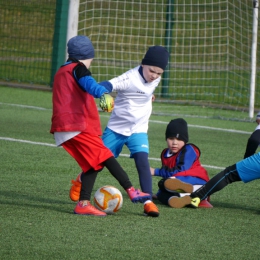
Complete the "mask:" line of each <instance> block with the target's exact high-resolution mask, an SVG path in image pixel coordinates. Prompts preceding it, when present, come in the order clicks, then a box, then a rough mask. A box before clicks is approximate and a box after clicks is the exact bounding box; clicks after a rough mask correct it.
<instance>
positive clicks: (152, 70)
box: [142, 65, 163, 82]
mask: <svg viewBox="0 0 260 260" xmlns="http://www.w3.org/2000/svg"><path fill="white" fill-rule="evenodd" d="M142 67H143V75H144V78H145V80H146V81H147V82H152V81H154V80H156V79H158V78H159V77H160V76H161V75H162V73H163V69H161V68H159V67H155V66H149V65H142Z"/></svg>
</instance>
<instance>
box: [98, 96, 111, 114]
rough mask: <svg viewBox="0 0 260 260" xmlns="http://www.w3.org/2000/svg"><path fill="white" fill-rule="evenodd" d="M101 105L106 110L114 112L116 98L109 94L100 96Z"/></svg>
mask: <svg viewBox="0 0 260 260" xmlns="http://www.w3.org/2000/svg"><path fill="white" fill-rule="evenodd" d="M99 106H100V108H101V109H102V110H103V111H104V112H112V110H113V109H114V98H113V97H112V96H110V95H109V94H103V95H102V96H101V97H100V101H99Z"/></svg>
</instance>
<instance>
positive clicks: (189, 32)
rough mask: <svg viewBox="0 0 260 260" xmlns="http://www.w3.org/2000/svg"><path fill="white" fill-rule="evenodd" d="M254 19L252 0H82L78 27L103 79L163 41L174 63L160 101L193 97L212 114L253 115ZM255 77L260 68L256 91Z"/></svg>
mask: <svg viewBox="0 0 260 260" xmlns="http://www.w3.org/2000/svg"><path fill="white" fill-rule="evenodd" d="M252 26H253V2H252V0H214V1H212V0H175V1H173V0H172V1H169V0H168V1H158V0H147V1H139V0H138V1H137V0H132V1H129V0H114V1H113V0H109V1H104V0H101V1H97V0H94V1H90V0H88V1H80V7H79V24H78V34H84V35H87V36H89V37H90V38H91V40H92V42H93V45H94V47H95V51H96V57H95V60H94V62H93V63H92V65H91V71H92V73H93V75H94V77H95V78H96V79H97V80H98V81H102V80H108V79H111V78H112V77H115V76H118V75H120V74H121V73H123V72H125V71H127V70H129V69H130V68H133V67H135V66H137V65H139V64H140V62H141V60H142V58H143V56H144V54H145V52H146V51H147V49H148V47H149V46H152V45H163V46H165V47H166V48H167V49H168V50H169V52H170V63H169V65H168V67H167V69H166V71H165V72H164V74H163V79H162V81H161V83H160V86H159V87H158V88H157V90H156V93H155V94H156V97H157V99H156V101H157V102H161V105H162V104H164V103H166V104H167V105H168V106H169V105H170V104H171V107H172V108H171V109H172V111H173V112H174V111H175V106H173V105H172V104H179V105H181V104H190V105H196V106H197V105H200V107H201V106H202V105H203V106H204V107H206V108H207V109H205V111H208V112H207V113H208V114H207V115H211V116H220V117H221V116H223V115H222V113H224V111H225V110H229V111H230V110H232V111H236V112H240V113H237V116H238V115H242V114H243V113H241V111H242V112H245V114H243V116H244V117H248V107H249V96H250V81H251V80H250V77H251V46H252V30H253V27H252ZM257 45H259V44H257ZM257 47H259V46H257ZM259 50H260V48H257V52H258V53H257V55H256V57H259ZM258 59H259V58H258ZM256 63H257V64H258V62H256ZM257 71H259V70H257ZM257 74H258V73H256V75H257ZM257 83H259V75H257V77H256V89H255V96H256V97H257V96H259V94H260V93H259V87H258V86H257V85H258V84H257ZM162 107H163V105H162ZM216 107H217V108H220V110H219V109H218V112H214V111H215V110H216V109H213V108H216ZM257 107H258V108H260V100H257V99H256V100H255V108H256V109H257ZM166 111H168V112H169V108H166V109H165V112H166ZM219 111H220V112H219ZM160 112H164V111H163V108H162V111H160ZM216 113H218V114H217V115H216ZM231 116H232V115H231ZM232 117H233V116H232Z"/></svg>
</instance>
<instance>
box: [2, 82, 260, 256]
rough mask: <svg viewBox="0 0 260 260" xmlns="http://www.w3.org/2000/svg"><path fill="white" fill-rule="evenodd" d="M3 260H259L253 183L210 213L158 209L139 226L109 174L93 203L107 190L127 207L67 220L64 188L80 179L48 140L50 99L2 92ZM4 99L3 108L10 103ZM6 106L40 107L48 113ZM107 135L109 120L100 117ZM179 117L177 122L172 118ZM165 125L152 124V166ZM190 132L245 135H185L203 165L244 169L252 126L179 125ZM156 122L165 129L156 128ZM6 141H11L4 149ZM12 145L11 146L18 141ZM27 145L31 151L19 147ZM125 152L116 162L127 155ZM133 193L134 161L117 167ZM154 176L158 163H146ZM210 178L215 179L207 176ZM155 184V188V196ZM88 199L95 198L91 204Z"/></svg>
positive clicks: (218, 198) (235, 187) (217, 199)
mask: <svg viewBox="0 0 260 260" xmlns="http://www.w3.org/2000/svg"><path fill="white" fill-rule="evenodd" d="M0 93H1V94H0V138H1V139H0V155H1V156H0V172H1V182H0V201H1V203H0V239H1V247H0V259H258V258H259V255H260V249H259V247H258V237H259V228H258V226H259V213H260V210H259V205H260V196H259V188H260V182H259V181H258V180H256V181H254V182H251V183H248V184H243V183H234V184H232V185H229V186H228V187H226V188H225V189H224V190H222V191H220V192H218V193H216V194H214V195H212V196H211V203H212V204H213V206H214V208H212V209H191V208H183V209H172V208H169V207H167V206H164V205H161V204H160V203H158V202H156V201H155V202H156V203H157V204H158V208H159V210H160V216H159V217H158V218H149V217H144V216H143V214H142V213H143V205H142V204H133V203H131V202H130V200H129V199H128V197H127V195H126V193H125V191H123V190H122V188H121V187H120V186H119V184H118V183H117V182H116V180H115V179H114V178H113V177H112V176H111V175H110V174H109V173H108V171H107V170H104V171H102V172H101V173H99V175H98V177H97V180H96V183H95V186H94V190H93V193H94V192H95V190H96V189H98V188H99V187H101V186H103V185H106V184H110V185H114V186H116V187H117V188H119V189H120V190H121V192H122V194H123V198H124V204H123V207H122V209H121V210H120V211H119V212H118V213H117V214H115V215H112V216H107V217H92V216H78V215H74V214H73V209H74V207H75V203H74V202H71V201H70V199H69V189H70V180H71V179H73V178H75V177H76V176H77V174H78V173H79V171H80V169H79V167H78V165H77V164H76V162H74V160H73V159H72V158H71V157H70V156H69V155H68V154H67V153H66V152H65V151H64V150H63V149H62V148H57V147H55V146H54V140H53V136H52V135H51V134H49V127H50V117H51V104H50V101H51V93H47V92H39V91H32V90H20V89H9V88H4V87H1V88H0ZM8 97H10V100H8ZM11 104H20V105H28V106H29V105H30V106H37V107H43V108H45V110H39V109H36V108H25V107H18V106H13V105H11ZM100 115H101V121H102V126H103V127H104V126H105V124H106V122H107V119H108V114H104V113H100ZM178 116H179V115H177V116H176V117H178ZM170 119H172V116H152V117H151V120H154V121H155V120H156V121H159V122H157V123H155V122H151V123H150V127H149V141H150V155H149V157H150V158H155V159H159V156H160V152H161V150H162V149H163V148H164V147H165V139H164V132H165V127H166V123H167V122H168V121H169V120H170ZM185 119H186V120H187V121H188V123H189V124H192V125H195V124H197V125H200V126H207V122H208V125H210V126H212V127H213V126H214V122H215V123H216V125H215V127H216V128H219V127H220V126H219V125H220V124H221V127H220V128H222V127H223V126H225V127H223V128H225V129H237V130H243V131H248V134H245V133H244V134H242V133H232V132H226V131H219V130H214V129H211V130H210V129H204V128H203V127H202V128H195V127H190V128H189V134H190V141H191V142H193V143H195V144H196V145H198V146H199V147H200V149H201V151H202V156H201V162H202V164H205V165H209V166H218V167H225V166H228V165H230V164H233V163H235V162H236V161H237V160H240V159H242V157H243V154H244V150H245V145H246V141H247V138H248V137H249V134H250V132H251V131H253V130H254V127H255V125H254V124H252V123H250V122H237V121H236V122H233V121H223V120H218V119H212V118H210V119H208V120H207V119H200V118H197V119H196V121H195V119H194V118H191V117H189V116H188V115H186V117H185ZM160 122H163V123H160ZM6 137H8V138H13V141H10V140H8V139H5V138H6ZM15 140H16V141H15ZM19 140H27V141H30V142H32V143H23V142H21V141H20V142H19ZM127 153H128V151H127V149H124V151H123V154H127ZM118 161H119V163H120V164H121V165H122V166H123V168H124V169H125V170H126V171H127V173H128V174H129V176H130V179H131V181H132V182H133V184H134V186H135V187H137V188H139V181H138V176H137V172H136V169H135V167H134V162H133V160H131V159H129V158H127V157H124V156H122V157H119V158H118ZM150 164H151V166H152V167H159V166H160V161H159V160H154V159H151V160H150ZM207 170H208V172H209V175H210V176H213V175H215V174H216V173H217V172H219V171H220V170H218V169H214V168H211V167H208V168H207ZM158 180H159V178H156V177H154V178H153V184H154V186H153V190H154V192H156V191H157V182H158ZM92 198H93V196H92Z"/></svg>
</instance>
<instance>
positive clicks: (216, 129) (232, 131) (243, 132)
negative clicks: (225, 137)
mask: <svg viewBox="0 0 260 260" xmlns="http://www.w3.org/2000/svg"><path fill="white" fill-rule="evenodd" d="M0 104H2V105H7V106H17V107H22V108H31V109H36V110H51V109H48V108H43V107H36V106H26V105H20V104H10V103H2V102H0ZM100 116H101V117H109V116H108V115H100ZM149 122H150V123H156V124H164V125H166V124H168V122H164V121H157V120H149ZM188 126H189V127H195V128H203V129H210V130H215V131H224V132H231V133H239V134H247V135H249V134H251V132H246V131H240V130H235V129H225V128H216V127H209V126H200V125H190V124H189V125H188ZM0 140H4V141H11V142H20V143H28V144H34V145H43V146H51V147H56V145H54V144H49V143H41V142H32V141H29V140H22V139H14V138H9V137H0ZM120 156H122V157H129V154H120ZM149 160H152V161H160V158H151V157H149ZM203 166H204V167H205V168H212V169H219V170H223V169H224V167H218V166H213V165H203Z"/></svg>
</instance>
